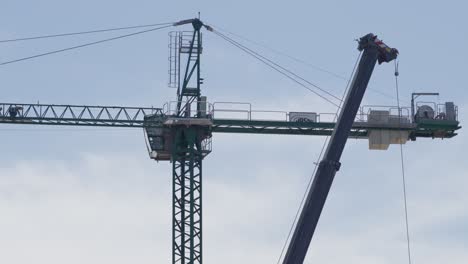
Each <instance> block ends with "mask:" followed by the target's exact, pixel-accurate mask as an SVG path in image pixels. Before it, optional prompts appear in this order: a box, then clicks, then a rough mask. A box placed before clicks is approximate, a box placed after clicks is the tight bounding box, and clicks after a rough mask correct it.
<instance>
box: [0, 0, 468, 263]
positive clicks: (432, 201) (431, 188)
mask: <svg viewBox="0 0 468 264" xmlns="http://www.w3.org/2000/svg"><path fill="white" fill-rule="evenodd" d="M1 3H2V4H1V8H0V23H1V25H2V26H1V27H0V39H9V38H18V37H25V36H34V35H42V34H54V33H62V32H73V31H82V30H93V29H100V28H108V27H120V26H131V25H138V24H149V23H158V22H174V21H178V20H181V19H186V18H192V17H194V16H196V14H197V12H198V11H200V12H201V16H202V20H204V21H205V22H206V23H207V24H212V25H214V26H218V27H221V28H223V29H227V30H229V31H232V32H234V33H237V34H240V35H242V36H244V37H247V38H249V39H252V40H255V41H257V42H260V43H263V44H265V45H266V46H268V47H271V48H274V49H277V50H280V51H283V52H284V53H286V54H289V55H291V56H294V57H297V58H300V59H302V60H304V61H307V62H309V63H310V64H311V65H315V66H319V67H322V68H324V69H327V70H329V71H331V72H333V73H335V74H338V75H340V76H349V75H350V73H351V70H352V67H353V64H354V62H355V60H356V58H357V56H358V51H357V50H356V42H355V41H354V40H355V39H356V38H358V37H361V36H363V35H364V34H367V33H369V32H374V33H375V34H377V35H379V36H380V37H381V38H382V39H383V40H384V41H385V42H386V43H387V44H388V45H389V46H391V47H395V48H397V49H399V50H400V57H399V62H400V94H401V100H402V104H404V105H408V103H409V101H410V94H411V93H412V92H440V93H441V95H440V96H439V97H436V98H427V100H429V101H436V102H441V103H442V102H445V101H455V103H456V104H457V105H458V106H459V118H460V121H461V122H462V125H463V124H464V123H465V122H466V121H468V119H467V118H466V116H464V114H465V113H466V111H464V109H466V108H467V106H468V97H467V93H466V85H467V82H466V73H467V66H466V62H467V61H468V55H467V54H468V53H467V52H466V50H465V48H466V47H467V46H468V32H467V29H466V25H468V18H467V17H466V10H468V5H467V4H466V3H465V1H461V0H460V1H411V2H410V1H380V2H376V1H282V2H278V1H266V0H265V1H245V0H238V1H229V2H228V1H224V2H221V1H197V3H195V1H164V2H163V1H149V0H147V1H115V0H114V1H110V0H101V1H91V0H82V1H59V0H43V1H18V0H14V1H13V0H3V1H1ZM179 29H183V30H190V27H187V28H178V29H168V30H165V31H159V32H153V33H149V34H145V35H139V36H135V37H133V38H127V39H122V40H119V41H114V42H112V43H107V44H102V45H99V46H93V47H88V48H84V49H81V50H75V51H73V52H68V53H63V54H57V55H52V56H47V57H42V58H38V59H35V60H29V61H25V62H21V63H16V64H11V65H5V66H1V67H0V87H2V88H1V94H0V101H1V102H18V103H36V102H38V101H40V102H41V103H51V104H99V105H126V106H162V105H163V104H164V103H165V102H167V101H170V100H174V98H175V90H173V89H170V88H167V80H168V76H167V70H168V69H167V67H168V65H167V64H168V63H167V53H168V51H167V43H168V38H167V33H168V32H169V31H170V30H179ZM129 32H131V31H129ZM121 33H123V32H120V33H119V32H117V33H115V32H114V33H106V34H98V35H89V36H80V37H68V38H62V39H50V40H40V41H29V42H15V43H1V44H0V62H3V61H7V60H11V59H16V58H20V57H24V56H29V55H34V54H37V53H41V52H47V51H50V50H54V49H59V48H64V47H69V46H73V45H77V44H82V43H86V42H90V41H95V40H99V39H102V38H107V37H112V36H116V35H118V34H121ZM246 44H247V45H249V46H250V47H252V48H255V49H256V50H258V51H260V52H262V53H263V54H265V55H267V56H269V57H271V58H273V59H275V60H276V61H278V62H280V63H281V64H282V65H285V66H287V67H288V68H291V69H292V70H294V71H296V72H298V73H299V74H300V75H302V76H305V77H306V78H307V79H308V80H310V81H313V82H314V83H316V84H318V85H320V86H321V87H323V88H326V89H327V90H329V91H330V92H333V93H334V94H341V92H342V91H343V90H344V88H345V84H346V82H345V81H344V80H342V79H340V78H336V77H334V76H332V75H330V74H327V73H324V72H322V71H319V70H316V69H314V68H312V67H308V66H306V65H304V64H299V63H297V62H295V61H293V60H290V59H288V58H286V57H284V56H279V55H278V54H275V53H271V52H269V51H268V50H265V49H263V48H261V47H259V46H254V45H253V44H249V43H246ZM204 45H205V46H204V48H205V49H204V54H203V60H202V64H203V70H202V71H203V77H204V78H205V84H204V86H203V91H202V92H203V94H204V95H207V96H208V100H209V101H211V102H216V101H237V102H250V103H252V104H253V107H254V108H256V109H260V110H281V111H310V112H325V113H329V112H332V111H333V110H334V108H333V106H331V105H329V104H327V103H326V102H324V101H323V100H321V99H320V98H317V97H316V96H314V94H312V93H310V92H309V91H307V90H305V89H303V88H302V87H300V86H298V85H296V84H295V83H293V82H291V81H290V80H288V79H285V78H284V77H282V76H280V75H278V74H277V73H276V72H274V71H272V70H271V69H269V68H267V67H265V66H264V65H262V64H260V63H258V62H257V61H255V60H254V59H252V58H250V57H248V56H246V55H245V54H243V53H241V51H239V50H237V49H235V48H233V47H232V46H229V44H228V43H226V42H224V41H223V40H221V39H220V38H219V37H217V36H215V35H213V34H211V33H208V32H207V33H205V34H204ZM369 88H370V89H371V90H369V91H368V93H367V94H366V96H365V98H364V102H363V105H395V104H396V100H395V97H394V96H395V84H394V77H393V64H386V65H381V66H377V67H376V70H375V72H374V75H373V76H372V80H371V82H370V84H369ZM382 93H384V94H387V95H390V96H384V95H382ZM0 133H1V135H0V144H1V146H2V153H3V155H2V157H1V159H0V212H1V216H0V263H8V264H30V263H38V264H40V263H47V264H59V263H60V264H62V263H70V264H73V263H80V264H81V263H90V264H94V263H96V264H97V263H115V264H124V263H125V264H126V263H142V264H143V263H170V256H171V169H170V164H168V163H164V162H160V163H156V162H154V161H153V160H150V159H149V157H148V155H147V152H146V148H145V143H144V138H143V132H142V131H141V130H139V129H130V130H127V129H105V128H86V129H84V128H70V127H68V128H63V127H33V126H18V125H16V126H13V125H2V126H1V127H0ZM464 134H465V133H464V132H463V130H461V131H460V135H459V136H457V137H455V138H453V139H446V140H439V139H436V140H431V139H418V140H417V141H416V142H409V143H408V144H406V145H405V147H404V151H405V156H406V157H405V160H406V173H407V180H408V181H407V184H408V185H407V188H408V206H409V207H408V210H409V220H410V235H411V240H412V244H411V246H412V250H413V260H414V263H425V264H436V263H437V264H439V263H442V262H446V263H451V264H466V263H468V250H467V248H468V206H467V204H468V194H466V189H467V187H468V177H467V176H468V173H467V168H468V166H467V165H466V164H467V163H466V156H465V155H466V153H465V152H466V149H467V148H468V140H467V138H466V136H465V135H464ZM323 140H324V138H322V137H308V136H271V135H269V136H263V135H235V134H216V135H214V137H213V153H212V154H211V155H210V156H208V157H207V158H206V160H205V161H204V162H205V163H204V258H205V263H208V264H210V263H226V264H234V263H270V264H271V263H276V261H277V259H278V256H279V254H280V252H281V248H282V246H283V243H284V241H285V239H286V236H287V233H288V231H289V228H290V226H291V223H292V220H293V218H294V214H295V212H296V210H297V208H298V206H299V202H300V199H301V198H302V194H303V193H304V190H305V186H306V183H307V182H308V180H309V178H310V177H311V173H312V170H313V168H314V164H313V162H314V161H315V160H316V158H317V155H318V154H319V152H320V147H321V144H322V142H323ZM399 158H400V156H399V148H398V146H391V147H390V148H389V150H388V151H370V150H368V142H367V141H366V140H350V141H349V143H348V145H347V147H346V149H345V152H344V154H343V158H342V168H341V170H340V171H339V172H338V174H337V176H336V180H335V182H334V185H333V188H332V190H331V193H330V196H329V199H328V201H327V204H326V206H325V209H324V212H323V215H322V218H321V221H320V223H319V226H318V228H317V232H316V235H315V237H314V239H313V241H312V243H311V247H310V250H309V254H308V256H307V260H306V262H305V263H331V264H335V263H336V264H338V263H344V262H347V263H362V264H387V263H388V264H390V263H392V264H394V263H406V261H407V259H406V236H405V225H404V207H403V196H402V181H401V172H400V162H399Z"/></svg>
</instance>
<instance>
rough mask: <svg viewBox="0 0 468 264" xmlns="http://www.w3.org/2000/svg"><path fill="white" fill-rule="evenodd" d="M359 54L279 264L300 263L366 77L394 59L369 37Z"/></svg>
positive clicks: (392, 52)
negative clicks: (333, 125) (360, 54)
mask: <svg viewBox="0 0 468 264" xmlns="http://www.w3.org/2000/svg"><path fill="white" fill-rule="evenodd" d="M358 50H359V51H363V53H362V56H361V59H360V61H359V64H358V67H357V68H356V72H355V74H354V77H353V81H352V83H351V86H350V88H349V91H348V94H347V95H346V99H345V101H344V104H343V107H342V108H341V111H340V115H339V117H338V120H337V123H336V125H335V128H334V130H333V133H332V135H331V138H330V141H329V143H328V146H327V149H326V152H325V155H324V156H323V159H322V161H321V162H320V164H319V166H318V169H317V171H316V173H315V175H314V180H313V182H312V186H311V188H310V190H309V193H308V194H307V198H306V200H305V203H304V207H303V208H302V212H301V215H300V217H299V220H298V222H297V225H296V227H295V230H294V234H293V236H292V238H291V241H290V243H289V246H288V250H287V252H286V255H285V257H284V260H283V264H302V263H303V262H304V258H305V256H306V254H307V250H308V248H309V245H310V242H311V240H312V236H313V235H314V231H315V228H316V227H317V223H318V221H319V218H320V215H321V213H322V209H323V206H324V205H325V201H326V199H327V196H328V193H329V191H330V188H331V185H332V183H333V179H334V177H335V174H336V172H337V171H338V170H339V169H340V157H341V154H342V153H343V149H344V147H345V145H346V141H347V139H348V136H349V134H350V131H351V128H352V125H353V121H354V119H355V117H356V114H357V112H358V109H359V106H360V104H361V101H362V98H363V97H364V93H365V91H366V88H367V84H368V83H369V80H370V77H371V75H372V72H373V70H374V67H375V64H376V62H377V61H378V62H379V64H381V63H382V62H390V61H392V60H394V59H396V57H397V55H398V50H396V49H393V48H389V47H388V46H387V45H385V44H384V43H383V42H382V41H380V40H379V39H377V36H375V35H373V34H367V35H365V36H364V37H362V38H360V39H359V46H358Z"/></svg>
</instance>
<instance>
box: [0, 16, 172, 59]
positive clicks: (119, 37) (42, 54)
mask: <svg viewBox="0 0 468 264" xmlns="http://www.w3.org/2000/svg"><path fill="white" fill-rule="evenodd" d="M172 26H173V24H170V25H166V26H161V27H156V28H151V29H146V30H142V31H137V32H134V33H129V34H125V35H120V36H117V37H112V38H107V39H102V40H98V41H93V42H89V43H85V44H80V45H76V46H72V47H68V48H64V49H59V50H54V51H49V52H45V53H41V54H36V55H33V56H28V57H23V58H18V59H14V60H10V61H5V62H1V63H0V66H4V65H7V64H12V63H16V62H20V61H25V60H30V59H35V58H38V57H43V56H47V55H52V54H56V53H61V52H65V51H70V50H74V49H79V48H84V47H88V46H92V45H96V44H101V43H104V42H109V41H113V40H118V39H123V38H127V37H131V36H135V35H140V34H144V33H148V32H152V31H157V30H160V29H164V28H168V27H172Z"/></svg>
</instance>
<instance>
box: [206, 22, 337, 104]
mask: <svg viewBox="0 0 468 264" xmlns="http://www.w3.org/2000/svg"><path fill="white" fill-rule="evenodd" d="M213 33H215V34H216V35H218V36H219V37H221V38H223V39H224V40H226V41H228V42H229V43H231V44H232V45H234V46H236V47H237V48H239V49H241V50H242V51H244V52H245V53H247V54H249V55H250V56H252V57H254V58H256V59H257V60H259V61H261V62H262V63H264V64H265V65H267V66H268V67H270V68H272V69H273V70H275V71H277V72H279V73H280V74H282V75H284V76H285V77H287V78H288V79H290V80H292V81H294V82H295V83H297V84H299V85H300V86H302V87H304V88H306V89H307V90H309V91H310V92H312V93H314V94H315V95H317V96H319V97H320V98H322V99H324V100H325V101H327V102H329V103H330V104H332V105H334V106H336V107H338V108H339V105H338V104H337V103H335V102H333V101H331V100H330V99H328V98H327V97H325V96H324V95H322V94H320V93H318V92H316V91H314V90H313V89H311V88H310V87H308V86H307V85H305V84H304V83H302V82H300V81H298V80H297V78H298V79H301V80H302V81H304V82H306V83H308V84H310V85H312V86H314V87H315V88H317V89H319V90H321V91H322V92H324V93H327V94H329V95H330V96H332V97H333V98H336V99H337V100H338V101H341V99H340V98H338V97H336V96H334V95H333V94H331V93H329V92H328V91H326V90H324V89H322V88H320V87H319V86H317V85H315V84H312V83H311V82H309V81H307V80H305V79H304V78H302V77H300V76H298V75H297V74H295V73H293V72H291V71H289V70H288V69H286V68H284V67H282V66H280V65H279V64H277V63H275V62H273V61H271V60H270V59H268V58H266V57H264V56H262V55H260V54H258V53H257V52H255V51H253V50H251V49H249V48H247V47H245V46H244V45H242V44H240V43H239V42H237V41H235V40H233V39H231V38H229V37H228V36H226V35H224V34H222V33H220V32H219V31H216V30H214V31H213ZM291 75H292V76H291ZM293 76H294V77H296V78H294V77H293Z"/></svg>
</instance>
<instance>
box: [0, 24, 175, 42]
mask: <svg viewBox="0 0 468 264" xmlns="http://www.w3.org/2000/svg"><path fill="white" fill-rule="evenodd" d="M172 24H174V23H173V22H169V23H155V24H146V25H136V26H126V27H114V28H106V29H94V30H87V31H78V32H68V33H59V34H50V35H42V36H33V37H22V38H15V39H3V40H0V43H9V42H18V41H27V40H38V39H47V38H57V37H68V36H76V35H85V34H95V33H104V32H111V31H121V30H129V29H138V28H149V27H157V26H165V25H172Z"/></svg>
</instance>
